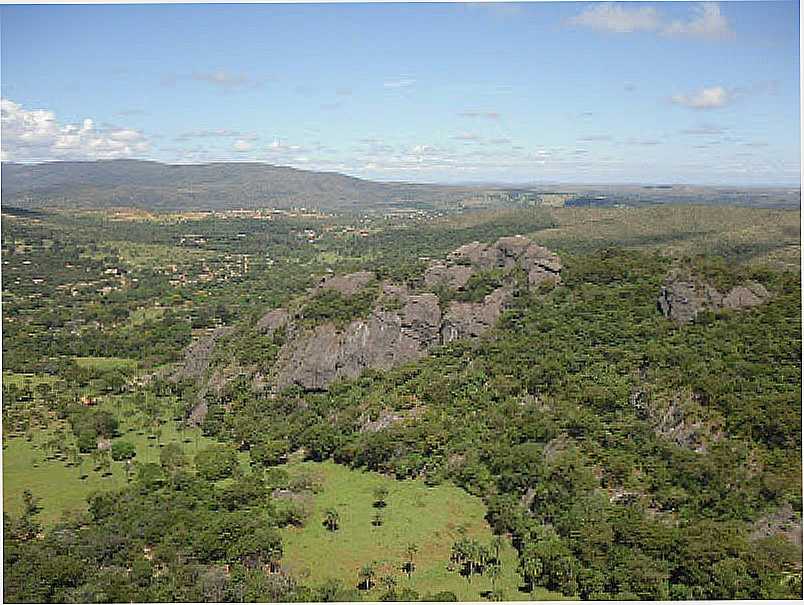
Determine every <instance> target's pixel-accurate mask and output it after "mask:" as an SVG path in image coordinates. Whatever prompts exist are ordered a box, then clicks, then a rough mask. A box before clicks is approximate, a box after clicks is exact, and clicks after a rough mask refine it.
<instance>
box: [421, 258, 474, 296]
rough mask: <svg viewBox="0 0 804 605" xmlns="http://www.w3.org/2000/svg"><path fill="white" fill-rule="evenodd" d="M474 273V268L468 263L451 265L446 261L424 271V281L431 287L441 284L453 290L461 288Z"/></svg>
mask: <svg viewBox="0 0 804 605" xmlns="http://www.w3.org/2000/svg"><path fill="white" fill-rule="evenodd" d="M474 273H475V270H474V268H473V267H471V266H468V265H453V266H449V265H446V264H445V263H436V264H434V265H431V266H430V267H428V268H427V270H426V271H425V272H424V283H425V284H427V285H428V286H431V287H432V286H436V287H438V286H441V287H445V288H449V289H451V290H460V289H461V288H463V287H464V286H465V285H466V282H468V281H469V278H470V277H472V275H474Z"/></svg>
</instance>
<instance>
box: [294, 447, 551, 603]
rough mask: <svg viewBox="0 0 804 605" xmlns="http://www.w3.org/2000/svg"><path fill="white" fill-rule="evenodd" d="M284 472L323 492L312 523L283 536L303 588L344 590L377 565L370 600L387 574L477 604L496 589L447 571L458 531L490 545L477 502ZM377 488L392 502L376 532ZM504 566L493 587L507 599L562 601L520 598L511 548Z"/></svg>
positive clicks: (433, 491) (450, 490)
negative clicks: (337, 586)
mask: <svg viewBox="0 0 804 605" xmlns="http://www.w3.org/2000/svg"><path fill="white" fill-rule="evenodd" d="M287 470H288V471H289V472H290V473H291V474H297V473H302V472H306V473H311V474H312V475H314V476H315V477H316V478H317V480H318V482H320V486H321V487H320V491H319V492H318V493H317V494H316V495H315V496H314V498H313V504H312V514H311V517H310V519H309V520H308V522H307V524H306V525H305V526H304V527H303V528H290V529H285V530H283V540H284V544H285V555H284V558H283V565H284V566H286V567H287V568H288V570H289V571H290V572H291V573H292V574H293V575H295V576H297V577H299V579H300V580H302V581H304V582H305V583H308V584H311V585H319V584H321V583H323V582H324V581H326V580H327V579H331V578H336V579H339V580H341V581H343V583H344V584H345V585H347V586H357V584H358V573H359V571H360V569H361V567H363V565H365V564H367V563H374V564H375V569H376V573H377V580H376V585H375V587H374V588H372V589H371V590H370V591H367V592H366V595H365V596H366V598H367V599H369V600H378V599H379V597H380V596H381V595H382V594H383V592H384V591H385V588H384V586H383V585H382V582H381V581H380V580H381V578H382V577H383V576H385V575H392V576H394V578H395V579H396V586H397V590H400V589H403V588H405V587H409V588H411V589H413V590H415V591H416V592H418V593H419V594H420V595H421V596H425V595H426V594H428V593H435V592H439V591H443V590H449V591H452V592H454V593H455V594H456V595H457V596H458V598H459V599H460V600H474V601H477V600H482V598H483V597H482V595H483V594H484V593H486V592H487V591H490V590H491V589H492V584H491V581H490V579H489V578H488V577H486V576H474V577H473V578H472V580H471V582H469V581H468V580H467V579H465V578H463V577H461V576H460V575H459V574H458V572H457V571H450V570H449V569H448V566H449V555H450V548H451V546H452V544H453V542H454V541H455V540H456V539H458V538H459V537H460V532H461V531H465V533H466V535H467V536H469V537H472V538H475V539H477V540H479V541H480V542H482V543H483V544H486V545H489V544H490V543H491V540H492V534H491V530H490V529H489V526H488V524H487V523H486V521H485V520H484V516H485V506H484V505H483V503H482V502H481V501H480V500H479V499H478V498H475V497H473V496H470V495H469V494H467V493H466V492H464V491H463V490H461V489H459V488H457V487H454V486H451V485H442V486H438V487H428V486H426V485H425V484H424V482H423V481H419V480H407V481H395V480H393V479H390V478H388V477H385V476H383V475H379V474H376V473H368V472H362V471H355V470H351V469H348V468H346V467H343V466H340V465H337V464H334V463H330V462H325V463H311V462H304V463H299V464H290V465H288V466H287ZM378 486H385V487H386V488H387V489H388V497H387V499H386V502H387V506H386V507H385V508H383V509H382V510H381V512H382V515H383V518H384V523H383V524H382V525H381V526H379V527H374V526H373V525H372V523H371V521H372V518H373V516H374V514H375V513H376V512H377V510H378V509H376V508H374V506H373V502H374V495H373V490H374V488H375V487H378ZM330 508H335V509H337V511H338V513H339V516H340V527H339V529H338V530H337V531H334V532H333V531H329V530H327V529H326V528H325V527H324V526H323V519H324V516H325V514H326V511H327V510H328V509H330ZM411 543H414V544H416V545H417V546H418V552H417V554H416V555H415V558H414V560H415V564H416V569H415V571H414V572H413V574H412V576H411V578H410V579H408V577H407V575H406V574H405V573H404V572H403V571H402V565H403V564H404V562H405V552H406V547H407V545H408V544H411ZM501 559H502V574H501V576H500V577H499V578H498V579H497V580H496V587H497V588H498V589H501V590H502V591H503V592H504V596H505V598H506V599H508V600H527V599H559V598H561V595H558V594H554V593H550V592H548V591H545V590H537V592H535V593H533V594H529V593H525V592H520V591H519V585H520V583H521V578H520V577H519V575H518V574H517V572H516V552H515V551H514V549H513V547H512V546H511V545H510V544H509V543H508V542H507V541H505V545H504V547H503V549H502V551H501Z"/></svg>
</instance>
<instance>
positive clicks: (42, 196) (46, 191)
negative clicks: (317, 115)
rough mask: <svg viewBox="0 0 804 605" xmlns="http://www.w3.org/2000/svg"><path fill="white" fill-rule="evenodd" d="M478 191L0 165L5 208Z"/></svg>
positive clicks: (219, 173)
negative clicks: (0, 166)
mask: <svg viewBox="0 0 804 605" xmlns="http://www.w3.org/2000/svg"><path fill="white" fill-rule="evenodd" d="M478 191H479V189H478V188H471V187H451V186H440V185H421V184H410V183H378V182H373V181H367V180H363V179H358V178H354V177H350V176H346V175H343V174H338V173H335V172H312V171H308V170H298V169H296V168H289V167H285V166H273V165H270V164H258V163H240V162H237V163H217V164H200V165H171V164H162V163H159V162H152V161H142V160H103V161H95V162H48V163H44V164H16V163H3V165H2V194H3V205H5V206H16V207H20V208H38V207H84V208H105V207H120V206H135V207H139V208H147V209H154V210H175V209H231V208H266V207H271V208H290V207H306V208H320V209H324V210H348V209H365V208H377V207H380V208H382V207H387V208H389V209H391V208H394V207H415V206H419V205H422V206H426V207H443V206H446V205H451V204H455V203H456V202H457V201H459V200H461V199H463V198H466V197H471V196H473V195H476V194H477V192H478Z"/></svg>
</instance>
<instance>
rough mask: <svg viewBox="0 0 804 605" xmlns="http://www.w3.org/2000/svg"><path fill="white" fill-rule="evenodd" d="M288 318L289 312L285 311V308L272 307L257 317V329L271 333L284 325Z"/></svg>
mask: <svg viewBox="0 0 804 605" xmlns="http://www.w3.org/2000/svg"><path fill="white" fill-rule="evenodd" d="M289 320H290V313H288V312H287V309H273V310H272V311H268V313H266V314H265V315H263V316H262V317H261V318H260V319H259V321H258V322H257V329H258V330H260V331H261V332H264V333H265V334H268V335H271V334H273V333H274V332H275V331H276V330H278V329H280V328H283V327H285V325H287V323H288V321H289Z"/></svg>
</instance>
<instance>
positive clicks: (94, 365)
mask: <svg viewBox="0 0 804 605" xmlns="http://www.w3.org/2000/svg"><path fill="white" fill-rule="evenodd" d="M74 359H75V363H76V365H78V366H80V367H82V368H91V369H95V370H100V371H102V372H108V371H110V370H129V369H134V368H136V367H137V360H135V359H126V358H123V357H75V358H74Z"/></svg>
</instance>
